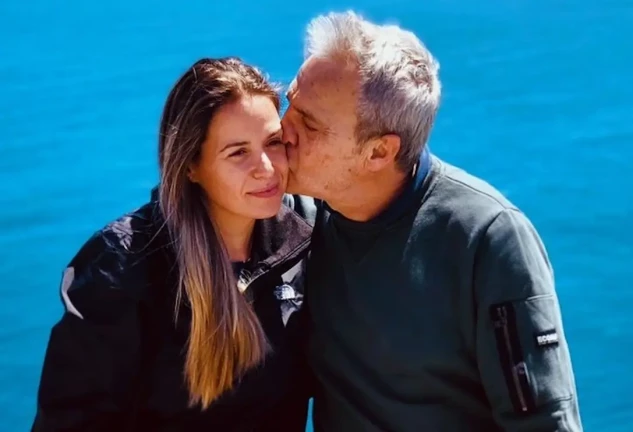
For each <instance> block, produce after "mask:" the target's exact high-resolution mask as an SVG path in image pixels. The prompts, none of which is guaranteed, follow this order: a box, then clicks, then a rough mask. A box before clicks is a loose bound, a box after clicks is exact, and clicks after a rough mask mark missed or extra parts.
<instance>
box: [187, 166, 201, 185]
mask: <svg viewBox="0 0 633 432" xmlns="http://www.w3.org/2000/svg"><path fill="white" fill-rule="evenodd" d="M187 177H188V178H189V181H190V182H191V183H198V170H197V167H196V166H194V165H193V164H191V165H189V168H188V169H187Z"/></svg>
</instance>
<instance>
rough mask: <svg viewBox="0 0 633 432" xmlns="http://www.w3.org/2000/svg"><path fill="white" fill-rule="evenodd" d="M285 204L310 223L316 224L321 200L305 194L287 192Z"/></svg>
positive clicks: (284, 198) (284, 199)
mask: <svg viewBox="0 0 633 432" xmlns="http://www.w3.org/2000/svg"><path fill="white" fill-rule="evenodd" d="M283 204H284V205H285V206H286V207H288V208H289V209H291V210H292V211H294V212H295V213H296V214H297V215H299V216H300V217H301V218H302V219H304V220H305V221H306V222H308V223H309V224H310V225H314V221H315V219H316V217H317V210H318V208H319V206H320V204H321V203H320V201H319V200H315V199H314V198H312V197H309V196H305V195H290V194H285V195H284V197H283Z"/></svg>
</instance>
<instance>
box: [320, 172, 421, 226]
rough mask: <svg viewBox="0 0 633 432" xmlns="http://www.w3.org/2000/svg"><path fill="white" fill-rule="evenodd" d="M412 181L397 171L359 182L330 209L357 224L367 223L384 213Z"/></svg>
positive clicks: (335, 200) (408, 176)
mask: <svg viewBox="0 0 633 432" xmlns="http://www.w3.org/2000/svg"><path fill="white" fill-rule="evenodd" d="M410 179H411V175H410V174H405V173H403V172H401V171H399V170H397V169H394V170H391V171H388V172H385V173H384V174H382V175H380V176H372V178H368V179H366V180H364V181H362V180H361V181H358V182H356V183H355V185H354V186H353V187H350V188H349V189H347V190H346V191H345V192H344V193H342V194H340V196H338V197H336V198H335V199H333V200H327V204H328V206H329V207H330V208H332V209H333V210H335V211H337V212H338V213H340V214H342V215H343V216H345V217H346V218H347V219H350V220H352V221H355V222H367V221H369V220H371V219H374V218H375V217H376V216H378V215H380V214H381V213H382V212H384V211H385V210H386V209H387V208H388V207H389V206H390V205H391V203H393V201H394V200H395V199H396V198H397V197H398V196H399V195H400V194H401V193H402V191H403V189H404V188H405V187H406V185H407V184H408V182H409V181H410Z"/></svg>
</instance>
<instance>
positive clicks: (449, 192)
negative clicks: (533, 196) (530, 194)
mask: <svg viewBox="0 0 633 432" xmlns="http://www.w3.org/2000/svg"><path fill="white" fill-rule="evenodd" d="M433 163H434V166H435V169H434V170H435V179H434V184H433V185H432V187H431V190H430V191H429V196H428V197H427V199H426V200H425V204H432V205H433V206H435V207H437V211H439V212H440V213H450V214H451V218H452V219H453V220H455V218H457V219H459V218H460V217H463V218H467V219H469V220H470V221H471V222H475V221H478V222H480V223H485V221H492V220H493V219H494V218H495V217H496V216H498V215H499V214H500V213H502V212H504V211H506V210H513V211H519V209H518V207H517V206H516V205H515V204H514V203H513V202H512V201H511V200H510V199H509V198H508V197H507V196H506V195H504V194H503V193H502V192H501V191H500V190H499V189H497V188H496V187H495V186H493V185H492V184H490V183H489V182H488V181H486V180H484V179H482V178H480V177H478V176H476V175H474V174H472V173H470V172H468V171H467V170H465V169H463V168H460V167H458V166H456V165H453V164H451V163H448V162H446V161H444V160H441V159H439V158H437V157H434V161H433ZM422 207H423V208H424V207H425V205H424V204H423V206H422Z"/></svg>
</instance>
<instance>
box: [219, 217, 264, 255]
mask: <svg viewBox="0 0 633 432" xmlns="http://www.w3.org/2000/svg"><path fill="white" fill-rule="evenodd" d="M210 213H211V217H212V218H213V221H214V223H215V226H216V228H217V229H218V230H219V234H220V236H221V237H222V241H223V242H224V245H225V246H226V249H227V252H228V254H229V258H230V260H231V261H233V262H246V261H248V259H249V258H250V255H251V240H252V238H253V230H254V228H255V219H250V218H245V217H241V216H238V215H235V214H232V213H228V212H225V211H220V210H215V211H214V210H213V209H212V210H211V212H210Z"/></svg>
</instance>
